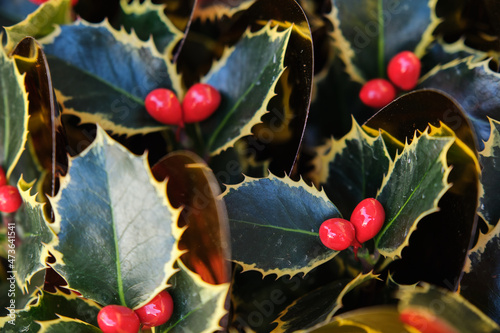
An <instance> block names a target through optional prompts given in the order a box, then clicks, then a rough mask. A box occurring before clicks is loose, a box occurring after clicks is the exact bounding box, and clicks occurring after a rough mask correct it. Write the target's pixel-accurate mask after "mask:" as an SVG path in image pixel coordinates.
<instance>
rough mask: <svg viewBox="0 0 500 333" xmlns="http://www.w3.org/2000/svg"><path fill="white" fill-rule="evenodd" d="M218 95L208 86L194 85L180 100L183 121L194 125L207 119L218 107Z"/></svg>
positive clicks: (219, 98)
mask: <svg viewBox="0 0 500 333" xmlns="http://www.w3.org/2000/svg"><path fill="white" fill-rule="evenodd" d="M220 101H221V96H220V93H219V92H218V91H217V89H215V88H214V87H212V86H211V85H209V84H205V83H196V84H195V85H193V86H192V87H191V88H189V90H188V91H187V93H186V96H184V99H183V100H182V110H183V111H184V121H185V122H186V123H196V122H199V121H202V120H205V119H207V118H208V117H210V116H211V115H212V113H214V112H215V110H217V108H218V107H219V105H220Z"/></svg>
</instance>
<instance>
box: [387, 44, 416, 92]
mask: <svg viewBox="0 0 500 333" xmlns="http://www.w3.org/2000/svg"><path fill="white" fill-rule="evenodd" d="M421 68H422V65H421V63H420V59H419V58H418V57H417V56H416V55H415V53H413V52H410V51H403V52H400V53H398V54H396V55H395V56H394V57H393V58H392V59H391V61H389V65H388V66H387V76H388V77H389V80H391V81H392V83H394V85H396V87H398V88H401V89H403V90H411V89H413V88H415V86H416V85H417V82H418V78H419V77H420V69H421Z"/></svg>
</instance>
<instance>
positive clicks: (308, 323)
mask: <svg viewBox="0 0 500 333" xmlns="http://www.w3.org/2000/svg"><path fill="white" fill-rule="evenodd" d="M376 278H377V276H376V275H373V274H372V273H367V274H359V275H358V276H356V277H355V278H354V279H352V280H349V279H346V280H337V281H335V282H332V283H330V284H328V285H325V286H322V287H320V288H318V289H316V290H313V291H312V292H310V293H308V294H305V295H304V296H302V297H301V298H299V299H298V300H296V301H295V302H293V303H292V304H291V305H290V306H288V307H287V308H286V309H285V310H284V311H283V312H282V313H281V314H280V317H279V318H278V319H277V320H276V321H275V322H276V323H277V324H278V326H277V327H276V328H275V329H274V330H273V332H283V333H288V332H309V331H310V330H311V329H314V328H315V327H320V326H323V325H325V324H326V323H328V322H330V321H331V319H332V317H333V316H334V315H335V313H337V311H338V310H340V309H341V308H342V307H343V303H342V301H343V298H344V297H345V295H346V294H347V293H349V292H351V291H352V290H354V289H355V288H356V287H359V286H360V285H362V284H363V283H365V282H367V281H369V280H372V279H376Z"/></svg>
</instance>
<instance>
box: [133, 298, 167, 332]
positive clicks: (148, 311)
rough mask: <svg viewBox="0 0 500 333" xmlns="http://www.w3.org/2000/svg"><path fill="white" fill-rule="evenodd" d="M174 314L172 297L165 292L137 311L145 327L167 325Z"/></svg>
mask: <svg viewBox="0 0 500 333" xmlns="http://www.w3.org/2000/svg"><path fill="white" fill-rule="evenodd" d="M173 312H174V301H173V300H172V296H170V294H169V293H168V292H167V291H165V290H163V291H162V292H160V293H159V294H158V295H156V296H155V297H154V298H153V299H152V300H151V301H150V302H149V303H148V304H146V305H144V306H143V307H140V308H139V309H137V310H135V313H136V314H137V316H138V317H139V319H140V321H141V323H142V324H143V325H146V326H149V327H155V326H160V325H163V324H165V323H166V322H167V321H168V320H169V319H170V317H171V316H172V313H173Z"/></svg>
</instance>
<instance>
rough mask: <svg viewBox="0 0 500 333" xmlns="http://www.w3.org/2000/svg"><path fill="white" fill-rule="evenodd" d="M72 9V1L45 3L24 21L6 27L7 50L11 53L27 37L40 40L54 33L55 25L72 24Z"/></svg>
mask: <svg viewBox="0 0 500 333" xmlns="http://www.w3.org/2000/svg"><path fill="white" fill-rule="evenodd" d="M71 8H72V7H71V1H70V0H53V1H48V2H45V3H43V4H42V5H40V6H39V7H38V8H37V9H36V10H35V11H34V12H33V13H31V14H30V15H28V16H27V17H26V18H25V19H24V20H23V21H21V22H19V23H17V24H15V25H13V26H10V27H5V32H6V35H7V44H6V45H5V49H6V50H7V51H9V52H10V51H11V50H12V49H14V47H15V46H16V45H17V43H19V42H20V41H21V40H22V39H24V38H25V37H28V36H30V37H33V38H36V39H39V38H42V37H45V36H46V35H48V34H50V33H51V32H53V31H54V26H55V25H58V24H67V23H70V22H71Z"/></svg>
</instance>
